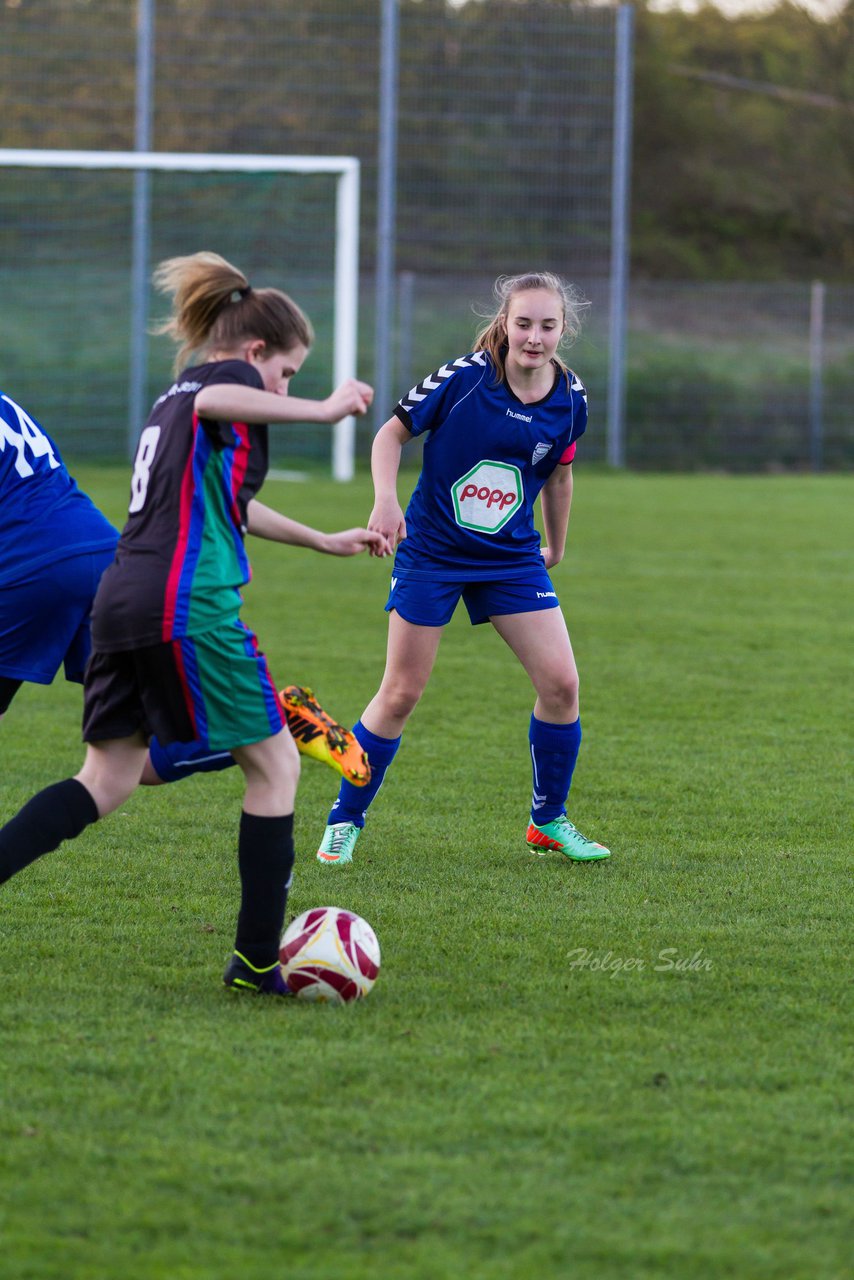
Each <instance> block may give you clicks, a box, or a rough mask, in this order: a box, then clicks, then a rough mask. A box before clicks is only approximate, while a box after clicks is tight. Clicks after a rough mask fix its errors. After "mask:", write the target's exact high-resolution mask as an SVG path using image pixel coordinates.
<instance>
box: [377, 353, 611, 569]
mask: <svg viewBox="0 0 854 1280" xmlns="http://www.w3.org/2000/svg"><path fill="white" fill-rule="evenodd" d="M395 413H396V415H397V417H398V418H399V419H400V420H401V422H402V423H403V425H404V426H405V427H406V428H407V429H408V430H409V431H411V432H412V434H413V435H415V436H417V435H421V434H422V433H424V432H426V433H428V434H427V439H426V442H425V445H424V456H423V462H422V470H421V475H420V477H419V479H418V484H417V485H416V488H415V491H414V492H413V494H412V497H411V499H410V501H409V505H408V507H407V509H406V529H407V537H406V538H405V539H404V541H403V542H402V543H401V544H400V546H399V547H398V550H397V555H396V558H395V571H396V572H398V571H399V572H402V573H409V574H413V575H416V574H419V573H426V574H429V573H432V572H433V571H434V567H435V568H438V569H439V570H440V571H441V573H442V575H443V576H444V577H445V578H448V579H451V580H455V581H456V580H460V581H462V580H468V581H476V580H480V581H485V580H489V579H494V578H497V577H501V578H505V577H523V576H524V575H525V574H526V573H528V572H529V571H530V570H531V569H538V570H540V569H542V567H543V562H542V557H541V555H540V538H539V534H538V533H537V530H536V528H535V526H534V504H535V502H536V499H537V497H538V495H539V493H540V490H541V489H542V487H543V485H544V484H545V482H546V481H547V480H548V478H549V476H550V475H551V474H552V472H553V471H554V469H555V467H556V466H558V464H559V463H561V462H569V461H571V459H572V456H573V454H574V450H575V441H576V440H577V439H578V437H579V436H580V435H581V434H582V433H583V431H584V430H585V428H586V426H587V393H586V391H585V389H584V386H583V384H582V383H581V381H580V380H579V379H578V378H577V377H576V375H575V374H574V373H571V374H570V376H569V381H568V383H567V378H566V376H565V375H564V373H563V371H561V370H559V369H558V368H557V366H556V367H555V380H554V383H553V385H552V388H551V390H550V391H549V393H548V395H546V396H544V397H543V399H542V400H538V401H537V402H536V403H534V404H524V403H523V402H522V401H521V400H519V399H518V398H517V397H516V396H515V395H514V394H513V392H512V391H511V390H510V388H509V387H508V386H507V385H506V383H505V382H503V381H500V380H496V376H495V370H494V367H493V365H492V362H491V360H490V358H489V356H488V355H487V354H486V353H485V352H483V351H475V352H472V353H471V354H469V355H466V356H461V357H460V358H459V359H457V360H453V361H451V362H450V363H448V364H445V365H443V366H442V368H441V369H438V370H437V371H436V372H435V373H434V374H431V375H430V377H428V378H425V379H424V380H423V381H422V382H419V383H418V384H417V386H415V387H413V388H412V390H411V391H410V392H409V393H408V394H407V395H406V396H404V397H403V399H402V400H401V401H400V402H399V404H398V405H397V408H396V409H395Z"/></svg>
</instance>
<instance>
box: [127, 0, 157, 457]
mask: <svg viewBox="0 0 854 1280" xmlns="http://www.w3.org/2000/svg"><path fill="white" fill-rule="evenodd" d="M154 3H155V0H137V10H136V118H135V122H134V150H135V151H150V150H151V120H152V78H153V74H152V73H153V66H152V60H153V53H154ZM150 221H151V174H150V173H148V172H147V171H146V170H145V169H137V170H135V171H134V175H133V247H132V251H131V253H132V257H131V286H130V292H131V298H130V370H129V375H128V438H127V446H128V457H129V458H133V455H134V453H135V452H136V442H137V438H138V436H139V432H140V430H141V428H142V424H143V422H144V421H145V416H146V414H145V410H146V403H145V390H146V386H145V384H146V382H147V376H148V337H147V333H146V329H147V327H148V242H149V233H150Z"/></svg>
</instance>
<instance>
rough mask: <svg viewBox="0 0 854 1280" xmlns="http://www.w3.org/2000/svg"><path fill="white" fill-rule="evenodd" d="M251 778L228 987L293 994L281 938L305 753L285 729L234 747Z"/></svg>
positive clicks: (245, 807) (242, 823) (242, 820)
mask: <svg viewBox="0 0 854 1280" xmlns="http://www.w3.org/2000/svg"><path fill="white" fill-rule="evenodd" d="M233 754H234V758H235V760H236V762H237V764H238V765H239V766H240V768H241V769H242V770H243V774H244V777H245V779H246V794H245V796H244V801H243V812H242V813H241V815H240V835H239V840H238V848H237V862H238V870H239V873H240V909H239V912H238V917H237V930H236V936H235V941H234V953H233V955H232V957H231V960H230V961H229V964H228V967H227V968H226V971H225V974H224V976H223V981H224V982H225V984H226V986H229V987H235V988H237V989H241V988H243V989H247V990H252V991H260V992H263V993H265V994H272V995H285V994H287V992H286V989H285V987H284V983H283V981H282V978H281V974H280V970H279V964H278V959H279V941H280V939H281V935H282V930H283V928H284V921H285V908H286V906H287V901H288V890H289V888H290V883H291V874H292V871H293V865H294V840H293V826H294V801H295V798H296V789H297V782H298V780H299V771H300V761H299V753H298V751H297V749H296V745H295V743H294V741H293V739H292V738H291V736H290V734H289V733H287V732H285V731H282V732H281V733H278V734H276V735H275V736H274V737H271V738H266V739H265V740H264V741H263V742H255V743H250V744H248V745H245V746H241V747H235V748H233Z"/></svg>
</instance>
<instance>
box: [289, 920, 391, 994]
mask: <svg viewBox="0 0 854 1280" xmlns="http://www.w3.org/2000/svg"><path fill="white" fill-rule="evenodd" d="M279 963H280V965H281V966H282V973H283V975H284V978H285V981H286V982H287V984H288V986H289V987H290V989H291V991H293V993H294V995H295V996H298V997H299V998H300V999H301V1000H317V1001H321V1002H324V1003H328V1004H346V1003H347V1002H348V1001H350V1000H360V999H361V998H362V996H366V995H367V994H368V992H369V991H370V989H371V987H372V986H373V985H374V983H375V982H376V979H377V974H378V973H379V971H380V944H379V943H378V942H377V935H376V934H375V933H374V931H373V929H372V928H371V926H370V925H369V924H368V922H367V920H363V919H362V917H361V916H357V915H356V914H355V912H353V911H346V910H345V909H344V908H343V907H312V909H311V910H310V911H304V912H303V913H302V915H301V916H297V918H296V920H292V921H291V923H290V924H289V925H288V927H287V929H286V930H285V932H284V934H283V935H282V943H281V947H280V948H279Z"/></svg>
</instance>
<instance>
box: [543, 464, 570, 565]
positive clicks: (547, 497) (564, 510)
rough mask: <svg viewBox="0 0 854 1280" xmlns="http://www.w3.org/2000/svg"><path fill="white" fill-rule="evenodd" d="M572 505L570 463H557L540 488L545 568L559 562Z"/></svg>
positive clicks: (564, 547)
mask: <svg viewBox="0 0 854 1280" xmlns="http://www.w3.org/2000/svg"><path fill="white" fill-rule="evenodd" d="M571 506H572V463H569V464H565V463H559V464H558V466H556V467H555V469H554V471H553V472H552V473H551V475H550V476H549V478H548V480H547V481H546V483H545V484H544V485H543V487H542V489H541V490H540V508H541V510H542V513H543V532H544V533H545V544H544V546H543V548H542V552H543V559H544V561H545V563H546V568H547V569H551V568H553V567H554V566H555V565H556V564H560V562H561V560H562V559H563V553H564V551H565V550H566V530H567V526H568V525H569V509H570V507H571Z"/></svg>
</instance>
